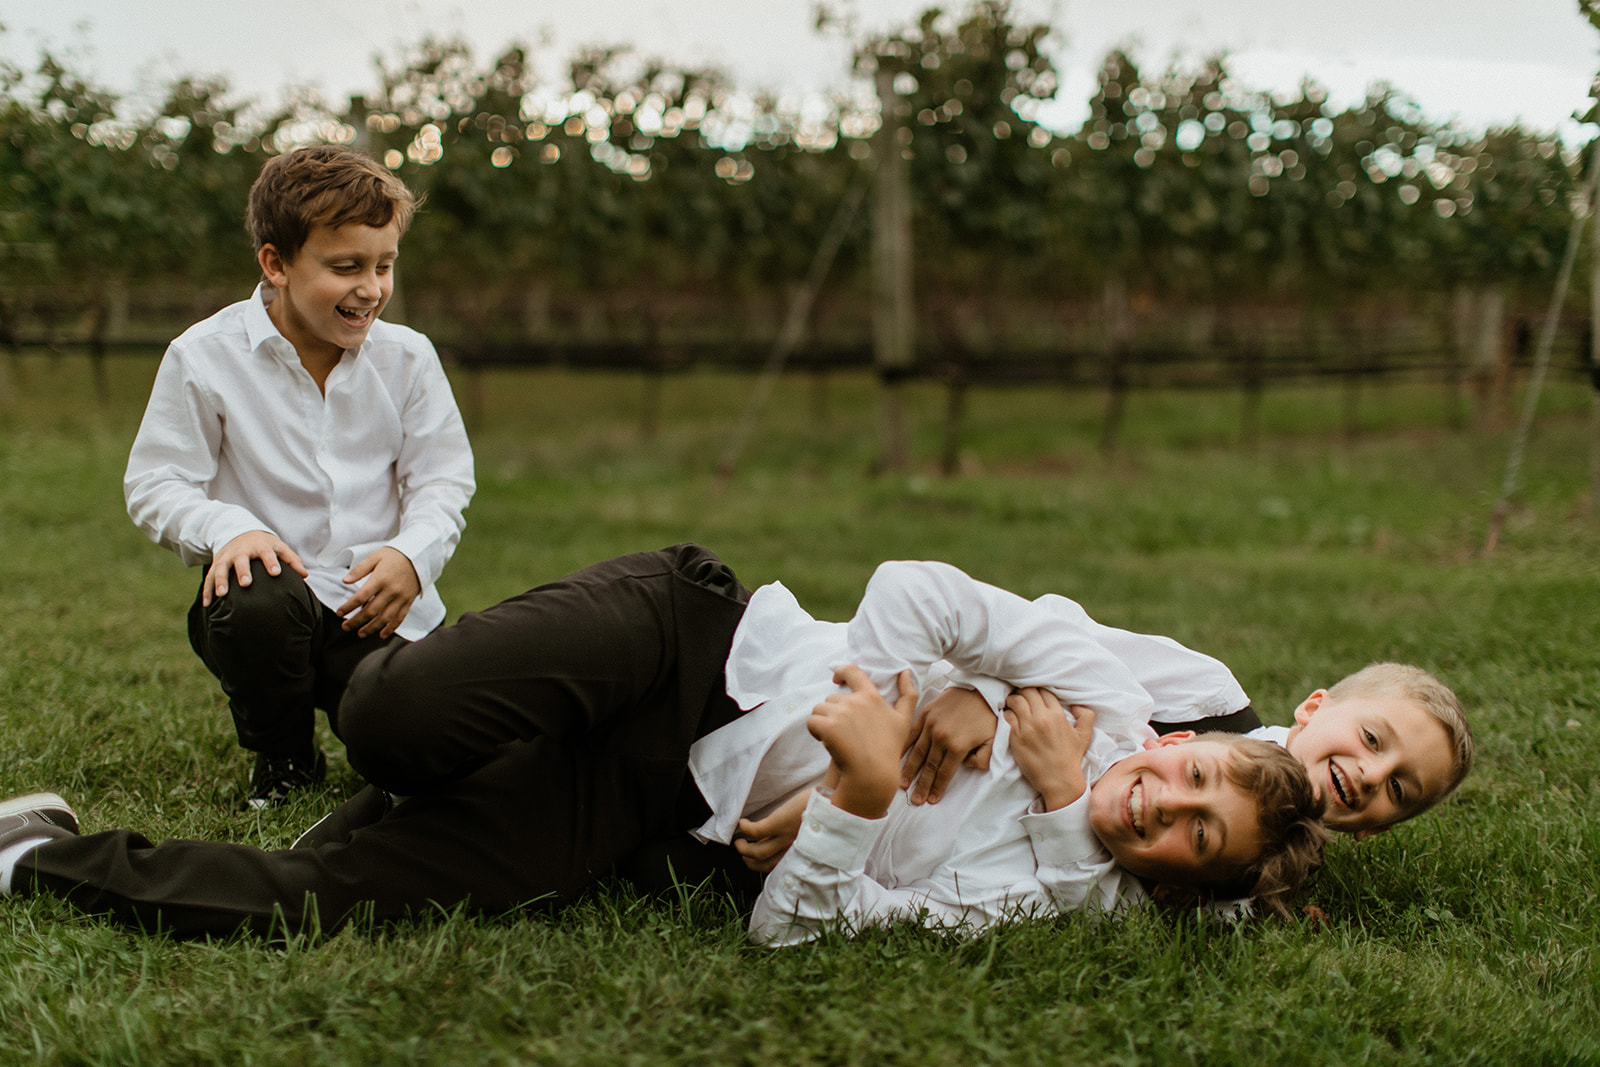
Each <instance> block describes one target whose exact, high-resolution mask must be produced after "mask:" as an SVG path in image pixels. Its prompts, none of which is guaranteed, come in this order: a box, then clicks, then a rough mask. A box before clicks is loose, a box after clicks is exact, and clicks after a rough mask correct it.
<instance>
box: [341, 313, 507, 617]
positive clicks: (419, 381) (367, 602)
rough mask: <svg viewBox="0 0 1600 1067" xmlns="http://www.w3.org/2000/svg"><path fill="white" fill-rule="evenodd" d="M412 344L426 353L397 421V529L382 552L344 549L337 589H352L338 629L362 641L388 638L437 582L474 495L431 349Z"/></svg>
mask: <svg viewBox="0 0 1600 1067" xmlns="http://www.w3.org/2000/svg"><path fill="white" fill-rule="evenodd" d="M416 336H417V337H418V338H419V343H420V345H422V346H425V347H426V351H425V353H424V358H423V359H421V360H420V361H419V364H418V366H419V371H418V374H417V377H416V379H415V381H413V382H412V383H411V388H410V390H409V392H408V394H407V397H406V401H405V404H404V407H403V409H402V410H401V413H400V420H401V433H402V440H401V445H400V454H399V456H398V457H397V458H396V460H395V484H396V488H397V489H398V491H399V496H400V529H399V530H398V531H397V532H396V533H395V535H394V536H393V537H392V538H390V539H389V540H388V541H387V542H385V543H384V544H382V545H377V546H373V545H362V546H355V547H353V548H352V549H351V559H350V562H351V564H352V566H351V568H350V570H349V572H348V573H347V574H346V575H345V576H344V582H345V584H346V585H349V586H352V587H353V588H352V590H351V595H350V597H349V599H347V600H346V601H345V602H344V603H343V604H341V605H340V606H339V609H338V613H339V614H340V615H341V616H344V623H343V628H344V629H346V630H357V631H359V633H360V635H361V636H362V637H367V636H369V635H371V634H378V635H379V636H382V637H388V636H389V635H390V634H392V633H394V632H395V630H396V629H398V628H399V627H400V624H401V623H403V622H404V621H405V619H406V616H407V615H408V614H409V613H410V611H411V605H412V604H413V603H414V602H415V601H416V599H417V597H418V596H420V595H421V593H422V590H424V589H426V588H427V587H428V586H430V585H432V584H433V583H434V582H436V581H438V580H439V575H440V574H441V573H443V571H444V566H445V564H446V563H448V562H449V561H450V557H451V556H452V555H453V554H454V553H455V549H456V545H457V544H459V543H460V541H461V532H462V530H463V529H465V527H466V516H465V514H464V513H465V511H466V509H467V504H468V502H469V501H471V499H472V494H473V492H474V491H475V489H476V482H475V481H474V478H473V464H472V446H471V445H470V444H469V443H468V441H467V431H466V427H465V425H464V424H463V423H462V421H461V412H460V410H459V409H458V408H457V407H456V402H455V396H454V395H453V394H452V393H451V391H450V380H449V379H448V378H447V377H446V376H445V373H444V368H443V367H442V366H441V365H440V363H439V357H438V355H437V354H436V353H435V352H434V350H433V346H432V344H431V343H429V342H428V341H427V339H426V338H423V337H421V335H420V334H419V335H416ZM357 556H359V558H356V557H357Z"/></svg>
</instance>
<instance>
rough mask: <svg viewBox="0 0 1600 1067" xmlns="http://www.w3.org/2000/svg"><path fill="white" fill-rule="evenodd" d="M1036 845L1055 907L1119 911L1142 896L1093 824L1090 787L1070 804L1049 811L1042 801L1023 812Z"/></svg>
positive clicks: (1041, 880)
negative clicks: (1095, 832)
mask: <svg viewBox="0 0 1600 1067" xmlns="http://www.w3.org/2000/svg"><path fill="white" fill-rule="evenodd" d="M1022 827H1023V829H1024V830H1026V831H1027V832H1028V838H1029V840H1030V841H1031V842H1032V844H1033V858H1034V861H1035V862H1036V863H1037V865H1038V866H1037V869H1036V873H1035V877H1037V878H1038V880H1039V884H1040V886H1041V888H1042V890H1043V892H1044V894H1045V896H1046V897H1047V898H1048V899H1049V901H1050V905H1051V907H1052V908H1053V909H1054V910H1056V911H1073V910H1079V909H1085V908H1090V909H1099V910H1101V911H1115V910H1116V909H1118V908H1120V907H1123V906H1125V905H1126V904H1129V903H1131V902H1132V901H1133V900H1134V899H1143V896H1144V891H1143V889H1142V888H1141V887H1140V886H1139V885H1138V883H1137V882H1136V881H1135V880H1134V879H1132V878H1131V877H1129V876H1128V875H1127V873H1126V872H1124V871H1123V870H1122V868H1120V867H1118V866H1117V865H1116V863H1115V861H1113V860H1112V858H1111V853H1109V852H1107V851H1106V848H1105V846H1104V845H1102V844H1101V843H1100V839H1099V838H1097V837H1095V836H1094V831H1093V830H1091V829H1090V828H1089V791H1088V790H1084V793H1083V795H1082V796H1080V797H1079V798H1078V799H1077V800H1075V801H1073V802H1072V803H1071V804H1068V805H1066V806H1065V807H1061V808H1057V809H1056V810H1055V811H1045V810H1044V804H1043V802H1042V801H1035V802H1034V806H1033V810H1032V811H1030V812H1029V813H1028V814H1026V815H1024V816H1022Z"/></svg>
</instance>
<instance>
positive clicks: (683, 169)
mask: <svg viewBox="0 0 1600 1067" xmlns="http://www.w3.org/2000/svg"><path fill="white" fill-rule="evenodd" d="M1582 2H1583V3H1584V4H1585V5H1586V7H1585V10H1586V11H1588V12H1589V13H1590V15H1591V17H1595V15H1594V11H1593V10H1592V7H1591V6H1587V5H1589V4H1590V0H1582ZM822 21H824V22H826V21H827V20H826V18H824V19H823V20H822ZM834 29H836V30H837V29H839V27H838V25H837V24H836V23H835V24H834ZM1050 32H1051V31H1050V28H1049V27H1048V26H1045V25H1023V24H1020V23H1019V22H1018V21H1017V20H1016V19H1015V18H1014V17H1013V13H1012V12H1011V10H1010V8H1009V6H1008V4H1007V3H1005V2H1004V0H980V2H978V3H976V4H974V5H973V6H971V7H970V8H968V9H967V10H966V11H965V12H964V13H961V14H959V15H951V14H948V13H946V12H944V11H941V10H939V9H931V10H929V11H927V12H926V13H925V14H924V15H922V16H921V17H920V18H919V19H918V20H917V21H916V22H915V24H913V25H911V26H908V27H907V28H905V29H904V30H902V31H900V32H897V33H892V34H888V35H884V36H881V37H877V38H872V39H867V40H862V41H859V42H858V43H857V47H856V68H857V71H858V72H859V73H861V74H863V75H870V74H872V73H873V72H876V71H877V70H880V69H888V70H890V71H892V72H893V84H894V87H895V92H896V94H897V99H898V101H899V106H900V107H901V109H902V115H903V118H904V121H905V127H904V130H903V134H904V136H903V137H902V141H901V150H902V151H903V152H904V153H905V154H906V155H907V157H908V158H909V160H910V161H911V167H910V173H911V185H912V199H913V203H914V213H915V214H914V219H915V233H916V241H917V262H918V268H917V287H918V292H919V294H920V295H921V297H922V298H923V299H927V300H937V299H940V294H953V293H960V294H970V295H974V296H979V297H983V298H987V299H994V300H999V301H1004V300H1006V299H1010V298H1016V297H1025V298H1027V299H1043V300H1086V301H1092V300H1095V299H1098V296H1099V294H1100V293H1101V291H1102V290H1104V289H1105V288H1106V287H1108V286H1116V287H1118V288H1119V289H1123V290H1126V291H1128V292H1131V293H1142V294H1148V295H1150V296H1152V297H1153V298H1155V299H1160V300H1167V301H1173V302H1178V303H1183V302H1192V303H1205V304H1214V303H1218V302H1229V301H1233V302H1239V303H1244V304H1250V303H1259V302H1276V303H1286V304H1302V305H1303V304H1315V303H1318V302H1323V303H1325V302H1327V301H1329V300H1330V299H1333V298H1336V297H1337V298H1348V299H1354V300H1360V299H1368V298H1382V299H1394V298H1395V297H1396V294H1411V296H1412V297H1413V298H1415V299H1418V300H1421V299H1424V298H1426V297H1427V296H1428V294H1437V293H1442V292H1445V291H1448V290H1452V289H1455V288H1458V287H1461V286H1464V285H1473V286H1484V285H1499V286H1510V287H1511V288H1512V289H1513V290H1514V289H1515V288H1516V287H1519V286H1521V287H1536V288H1535V289H1534V291H1537V290H1538V289H1542V288H1545V287H1547V286H1548V284H1549V279H1550V277H1551V275H1552V274H1553V272H1554V262H1555V259H1556V258H1557V252H1558V250H1559V248H1560V245H1561V241H1562V239H1563V237H1564V233H1565V228H1566V225H1567V222H1568V220H1569V219H1570V217H1571V211H1572V210H1573V201H1574V197H1575V196H1576V195H1577V190H1578V181H1579V168H1580V164H1579V162H1578V161H1577V153H1576V152H1575V151H1573V150H1570V149H1567V148H1565V147H1564V146H1563V145H1562V144H1561V143H1560V142H1559V141H1558V140H1557V139H1556V138H1555V136H1554V135H1553V134H1550V133H1544V132H1538V131H1528V130H1524V129H1521V128H1517V127H1512V128H1507V129H1497V130H1492V131H1490V132H1488V133H1487V134H1475V133H1467V132H1462V131H1460V130H1455V129H1452V128H1450V127H1449V126H1448V125H1440V124H1437V123H1434V122H1432V121H1430V120H1429V119H1428V118H1427V117H1425V116H1424V115H1423V114H1422V113H1421V111H1420V109H1419V108H1417V107H1416V106H1415V105H1414V104H1413V103H1412V102H1411V101H1409V100H1407V99H1406V98H1405V97H1404V96H1402V95H1401V94H1399V93H1398V92H1396V91H1394V90H1392V89H1388V88H1384V87H1379V88H1377V89H1375V90H1374V91H1373V92H1372V93H1371V94H1370V95H1369V97H1368V99H1366V100H1365V101H1364V102H1363V103H1361V104H1359V105H1357V106H1354V107H1349V108H1345V109H1335V108H1333V107H1332V106H1331V105H1330V104H1329V102H1328V100H1327V94H1326V92H1325V91H1324V90H1323V89H1322V88H1321V87H1319V86H1317V85H1315V84H1313V83H1310V82H1307V83H1305V84H1303V85H1302V86H1301V87H1300V89H1299V91H1298V93H1297V94H1295V95H1294V96H1293V97H1292V98H1281V97H1277V96H1273V95H1270V94H1266V93H1261V92H1257V91H1254V90H1251V89H1249V88H1248V87H1245V86H1242V85H1240V84H1239V83H1238V82H1236V81H1235V80H1234V79H1233V78H1232V77H1231V75H1230V74H1229V72H1228V69H1227V61H1226V58H1225V57H1222V56H1218V57H1215V58H1212V59H1208V60H1206V61H1204V62H1201V63H1198V64H1196V65H1194V66H1192V67H1182V66H1174V67H1171V68H1169V69H1164V70H1160V71H1156V72H1150V71H1147V70H1143V69H1141V68H1140V67H1139V66H1138V65H1137V64H1136V63H1135V61H1134V59H1133V58H1132V57H1131V56H1129V55H1126V54H1124V53H1122V52H1113V53H1112V54H1110V55H1108V56H1107V57H1106V58H1105V61H1104V64H1103V66H1102V68H1101V71H1100V76H1099V83H1098V87H1097V89H1096V91H1095V94H1094V96H1093V98H1092V99H1091V100H1090V101H1089V110H1090V117H1089V119H1088V121H1086V122H1085V124H1084V125H1083V127H1082V129H1080V130H1078V131H1077V132H1075V133H1071V134H1069V135H1061V134H1058V133H1056V132H1053V131H1051V130H1049V129H1047V128H1045V127H1044V126H1041V125H1040V124H1039V122H1038V114H1039V108H1040V105H1041V104H1042V103H1044V102H1046V101H1049V100H1051V99H1052V98H1054V97H1055V96H1056V94H1057V92H1058V77H1057V72H1056V71H1055V69H1054V67H1053V65H1052V62H1051V59H1050V49H1049V47H1048V45H1049V38H1050ZM378 68H379V69H378V71H377V83H378V84H377V88H376V89H375V90H374V91H373V92H371V93H370V94H368V95H367V96H365V97H357V98H353V99H351V100H350V101H348V102H346V103H344V104H341V105H337V106H335V105H330V104H328V103H326V102H324V101H321V100H318V99H317V98H315V97H313V96H305V95H302V96H299V97H296V98H293V99H291V100H290V101H289V102H288V103H287V104H285V105H282V106H281V107H278V108H276V109H275V110H273V109H264V108H262V107H259V106H257V105H255V104H254V103H252V102H249V101H240V100H237V99H235V98H233V97H232V96H231V95H230V93H229V90H228V87H227V85H226V84H225V83H223V82H222V81H220V80H217V79H209V78H185V79H182V80H180V81H178V82H177V83H175V84H173V85H172V86H170V87H169V89H168V90H167V92H166V94H165V98H164V99H163V101H162V102H161V104H160V105H159V106H158V107H156V108H155V109H154V113H152V114H148V115H143V116H133V117H130V116H128V115H124V114H121V113H119V110H118V105H119V101H118V100H117V99H116V98H115V97H114V96H113V95H112V94H111V93H109V92H107V91H105V90H104V89H102V88H99V87H97V86H95V85H94V84H93V83H92V81H91V80H90V79H89V78H87V77H85V76H83V75H82V74H81V73H79V72H76V71H73V70H71V69H69V68H68V67H66V66H65V65H63V64H62V63H61V62H59V61H58V60H57V59H55V58H54V57H52V56H51V55H48V54H47V55H44V56H42V57H40V59H39V62H38V63H37V65H36V66H35V67H34V68H33V69H31V70H24V69H21V68H18V67H15V66H13V65H0V174H3V175H4V176H5V180H4V182H3V183H0V318H3V317H4V314H5V312H6V307H7V302H8V301H14V300H15V299H16V298H17V294H19V293H23V292H26V291H33V290H36V289H40V288H50V287H56V288H67V289H74V290H81V291H83V292H85V293H89V294H91V296H90V299H96V297H94V296H93V295H92V294H93V293H94V292H95V291H97V290H105V289H107V288H108V287H115V286H123V287H127V286H134V287H139V286H146V287H148V286H159V287H160V288H162V289H163V290H165V291H169V292H178V291H188V292H206V293H219V292H220V294H221V296H222V298H225V299H236V298H237V293H238V290H240V289H242V288H243V287H245V286H248V285H249V284H250V283H251V281H252V280H253V279H254V277H255V275H256V271H255V265H254V261H253V260H252V258H251V256H250V248H249V243H248V240H247V238H246V236H245V234H244V230H243V222H242V219H243V214H244V201H245V193H246V190H247V189H248V187H249V184H250V182H251V180H252V179H253V178H254V176H255V174H256V172H257V170H258V169H259V166H260V164H261V162H262V161H263V159H264V158H265V157H266V156H267V155H268V154H269V153H274V152H281V151H284V150H287V149H289V148H291V147H293V146H294V145H296V144H301V143H306V142H310V141H331V142H336V143H345V144H353V145H356V146H358V147H360V148H362V149H363V150H365V151H367V152H369V153H371V154H372V155H373V156H374V157H375V158H377V159H379V160H380V161H382V162H384V163H385V164H386V165H387V166H389V167H390V168H392V169H394V170H395V171H397V172H398V173H400V174H401V175H402V176H403V177H404V178H405V179H406V180H407V181H408V182H409V183H410V184H411V185H412V186H413V187H414V188H416V189H417V190H418V191H419V192H422V193H424V194H425V195H426V197H427V202H426V205H425V208H424V211H423V212H422V213H421V214H419V216H418V219H417V221H416V223H415V225H414V228H413V230H412V233H411V235H410V236H409V237H408V238H407V241H406V245H405V249H404V256H403V259H402V268H401V270H402V277H403V278H404V279H405V283H406V293H407V300H408V302H409V305H410V307H411V310H412V312H413V313H415V312H416V310H417V308H418V307H419V306H421V307H423V308H424V309H425V310H426V316H425V317H427V318H428V320H429V321H428V322H427V323H426V325H427V326H428V327H429V328H430V329H441V330H443V331H444V332H445V333H447V334H448V333H450V332H452V331H455V332H468V331H470V332H474V333H481V332H483V331H491V332H496V331H497V332H502V333H515V332H517V331H519V330H522V329H523V328H525V327H526V326H527V323H528V322H530V321H532V320H534V319H537V318H538V317H539V315H540V314H541V311H540V308H541V307H542V306H543V305H542V303H541V302H548V301H549V299H550V297H551V294H558V295H559V294H584V293H587V294H600V295H602V296H604V297H605V298H606V299H612V300H631V301H634V302H636V303H644V304H648V303H649V302H650V301H651V300H661V301H668V302H670V301H672V300H678V301H690V302H693V301H700V302H702V303H705V302H707V301H712V300H719V299H725V298H738V297H744V296H749V295H752V294H762V293H767V294H771V293H775V292H776V293H781V291H782V290H783V288H784V287H785V286H787V285H789V284H792V283H793V282H795V281H796V280H797V279H799V278H800V277H801V276H802V275H803V274H804V273H805V271H806V266H807V264H808V263H809V261H810V259H811V257H812V255H813V254H814V252H815V249H816V248H817V246H818V244H819V243H820V242H821V240H822V238H823V233H824V231H825V230H826V229H827V227H828V224H829V220H830V219H831V218H832V217H833V215H834V212H835V209H836V207H837V205H838V204H839V202H840V201H841V199H842V198H843V197H844V195H845V191H846V189H847V188H848V187H849V186H850V185H851V183H852V182H854V181H856V180H858V177H859V176H860V175H861V174H862V173H863V171H865V170H867V169H869V168H870V166H871V150H870V148H869V145H870V138H871V135H872V134H873V133H874V132H875V131H876V129H877V128H878V125H879V121H880V117H879V115H878V114H877V110H876V103H875V102H870V103H862V102H861V101H860V99H859V98H858V97H854V96H840V97H839V98H838V99H835V100H834V101H832V103H831V106H830V108H829V109H828V111H827V113H826V114H820V115H819V114H816V113H805V114H795V113H789V112H786V111H784V110H782V109H781V108H780V107H779V106H778V105H777V102H775V101H773V100H770V99H764V98H761V97H758V96H752V95H750V94H745V93H741V92H739V91H738V90H737V88H736V87H734V86H732V85H729V84H728V83H727V81H726V80H725V79H724V78H723V77H722V76H720V75H719V74H717V73H716V72H714V71H704V70H696V69H688V68H683V67H681V66H675V65H673V64H671V63H668V62H666V61H663V60H643V59H640V58H639V57H637V56H635V55H633V54H631V53H629V52H626V51H616V50H614V51H595V52H589V53H585V54H582V55H579V56H576V57H575V58H573V59H572V61H571V63H570V69H569V70H568V71H567V74H566V78H565V80H564V82H563V83H562V84H559V85H556V84H553V83H552V82H551V80H550V79H548V78H543V77H540V76H539V72H536V71H534V70H533V69H532V67H531V65H530V61H529V56H528V53H527V51H526V50H525V49H524V48H521V47H517V46H512V47H508V48H507V49H506V50H505V51H504V52H503V53H502V54H500V55H498V56H496V57H494V58H493V59H491V60H489V61H487V62H483V61H480V60H479V59H477V58H476V57H475V56H474V55H473V54H472V52H471V50H470V49H469V48H468V47H467V46H466V45H464V44H462V43H461V42H459V41H451V40H431V39H430V40H424V41H422V42H420V43H419V44H417V45H416V46H415V47H414V48H412V49H410V50H409V51H407V52H406V53H405V54H402V55H400V56H398V57H396V58H395V59H394V60H392V61H387V62H380V63H379V65H378ZM867 254H868V241H867V238H866V233H865V230H864V228H863V227H860V226H857V227H856V228H855V229H854V230H852V232H851V233H850V234H849V235H848V237H847V239H846V240H845V243H844V245H843V248H842V250H841V252H840V257H839V261H838V263H837V265H836V267H835V270H834V274H833V276H832V278H833V280H832V283H831V284H832V286H833V287H834V288H835V289H836V290H838V291H841V292H847V293H855V294H857V295H860V294H863V293H864V292H865V291H866V286H865V283H864V278H865V266H866V264H865V259H866V256H867ZM508 309H512V310H514V311H520V312H521V315H520V317H519V315H515V314H514V315H510V316H508V315H507V314H506V312H507V310H508ZM434 316H438V317H439V320H438V321H435V319H434ZM414 317H415V315H414Z"/></svg>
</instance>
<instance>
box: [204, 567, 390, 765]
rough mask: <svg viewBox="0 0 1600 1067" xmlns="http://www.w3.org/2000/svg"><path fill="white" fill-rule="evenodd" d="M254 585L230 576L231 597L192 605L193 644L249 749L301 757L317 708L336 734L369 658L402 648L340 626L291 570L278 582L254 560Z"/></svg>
mask: <svg viewBox="0 0 1600 1067" xmlns="http://www.w3.org/2000/svg"><path fill="white" fill-rule="evenodd" d="M250 579H251V580H250V584H249V585H240V584H239V583H238V582H237V581H233V580H231V579H230V582H229V587H228V593H227V595H226V596H219V597H212V598H211V603H210V605H209V606H208V605H206V604H204V603H202V599H203V595H204V593H205V582H206V579H205V578H204V577H202V578H201V579H200V592H199V593H197V594H196V595H195V598H194V604H193V605H192V606H191V607H190V608H189V644H190V645H191V646H192V647H193V648H194V650H195V652H196V653H197V654H198V655H199V656H200V659H201V660H202V661H204V662H205V665H206V668H207V669H208V670H210V671H211V673H212V674H214V675H216V677H217V680H218V681H219V682H221V683H222V691H223V693H225V694H226V695H227V697H228V710H229V711H230V712H232V714H233V726H234V729H235V730H236V731H237V732H238V735H239V744H240V745H241V746H243V747H244V748H247V749H249V750H251V751H252V752H267V753H271V754H273V755H290V756H299V755H302V754H303V753H306V752H308V751H309V750H310V748H311V746H312V743H313V738H314V736H315V733H314V731H315V728H316V709H317V708H322V709H323V710H324V711H326V712H327V713H328V720H329V722H330V723H332V724H333V726H334V731H335V733H337V732H338V718H337V716H338V710H339V700H340V698H341V696H342V695H343V693H344V690H345V686H346V685H348V684H349V681H350V676H351V675H352V674H353V673H355V669H356V667H358V666H359V665H360V664H361V661H362V659H364V658H365V657H366V656H367V655H369V654H370V653H373V652H376V651H378V650H379V649H381V648H384V647H385V646H388V645H394V644H397V643H400V644H403V643H404V641H405V639H404V638H402V637H398V636H391V637H388V638H380V637H377V636H372V637H365V638H363V637H358V636H356V634H355V633H353V632H347V631H345V630H344V629H342V628H341V626H340V622H341V620H340V618H339V616H338V615H336V614H334V612H333V609H332V608H330V607H328V606H327V605H326V604H324V603H322V602H321V601H320V600H318V599H317V597H316V594H315V593H313V592H312V591H311V587H310V586H308V585H306V583H305V580H304V579H303V578H301V577H300V576H299V575H298V574H296V573H295V572H294V571H292V570H290V569H289V568H288V567H287V566H285V567H283V568H282V569H281V571H280V573H279V574H278V576H277V577H273V576H272V575H270V574H268V573H267V569H266V567H265V566H264V565H263V564H262V562H261V561H260V560H259V559H253V560H251V561H250Z"/></svg>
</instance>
